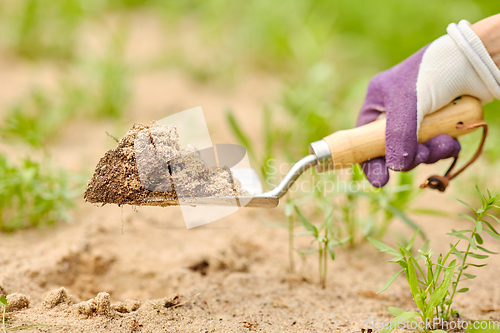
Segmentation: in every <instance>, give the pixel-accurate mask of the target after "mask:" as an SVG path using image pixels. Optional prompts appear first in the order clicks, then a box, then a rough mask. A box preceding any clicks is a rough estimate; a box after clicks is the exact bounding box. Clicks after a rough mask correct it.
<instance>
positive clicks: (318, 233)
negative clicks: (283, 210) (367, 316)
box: [293, 206, 350, 288]
mask: <svg viewBox="0 0 500 333" xmlns="http://www.w3.org/2000/svg"><path fill="white" fill-rule="evenodd" d="M293 208H294V210H295V213H296V214H297V217H298V218H299V220H300V222H301V223H302V225H303V226H304V227H305V228H306V231H304V232H301V233H298V234H296V235H295V236H304V235H311V236H312V237H313V239H312V240H311V243H316V245H317V248H312V249H309V250H297V251H298V252H299V253H300V254H303V255H307V254H312V253H318V270H319V280H320V284H321V287H322V288H326V276H327V267H328V257H330V258H331V259H332V260H335V250H334V247H336V246H339V245H342V244H345V243H347V242H348V241H349V239H350V237H345V238H342V239H339V238H337V235H336V230H335V227H334V223H333V208H332V209H330V210H329V211H328V212H327V213H325V217H324V220H323V223H322V224H321V225H320V226H319V227H316V226H315V225H314V224H312V223H311V222H309V220H308V219H307V218H306V217H305V216H304V215H303V214H302V213H301V211H300V210H299V208H298V207H297V206H294V207H293Z"/></svg>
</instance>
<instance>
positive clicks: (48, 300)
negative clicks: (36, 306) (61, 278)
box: [42, 287, 73, 309]
mask: <svg viewBox="0 0 500 333" xmlns="http://www.w3.org/2000/svg"><path fill="white" fill-rule="evenodd" d="M72 303H73V301H72V299H71V297H70V296H68V293H67V292H66V289H65V288H64V287H61V288H59V289H56V290H53V291H51V292H50V293H49V294H48V295H47V296H46V297H45V299H44V300H43V302H42V306H43V307H44V308H46V309H53V308H55V307H56V306H58V305H60V304H64V305H71V304H72Z"/></svg>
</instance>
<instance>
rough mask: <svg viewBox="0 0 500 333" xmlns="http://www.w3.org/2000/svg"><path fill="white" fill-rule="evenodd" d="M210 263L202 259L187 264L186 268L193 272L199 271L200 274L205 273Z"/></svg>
mask: <svg viewBox="0 0 500 333" xmlns="http://www.w3.org/2000/svg"><path fill="white" fill-rule="evenodd" d="M209 266H210V264H209V263H208V261H207V260H206V259H202V260H201V261H199V262H197V263H195V264H193V265H191V266H189V267H188V268H189V269H190V270H191V271H193V272H199V273H200V274H201V275H203V276H205V275H207V271H208V267H209Z"/></svg>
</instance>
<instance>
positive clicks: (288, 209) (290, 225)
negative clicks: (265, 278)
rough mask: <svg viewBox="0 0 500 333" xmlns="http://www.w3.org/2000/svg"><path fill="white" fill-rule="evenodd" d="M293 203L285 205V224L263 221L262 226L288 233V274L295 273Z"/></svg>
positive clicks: (289, 201)
mask: <svg viewBox="0 0 500 333" xmlns="http://www.w3.org/2000/svg"><path fill="white" fill-rule="evenodd" d="M293 213H294V202H293V201H291V200H287V201H286V203H285V218H286V222H285V223H277V222H269V221H263V222H262V224H263V225H265V226H266V227H270V228H282V229H286V230H287V231H288V264H289V267H290V272H291V273H294V272H295V260H294V253H295V246H294V234H295V226H296V222H295V218H294V214H293Z"/></svg>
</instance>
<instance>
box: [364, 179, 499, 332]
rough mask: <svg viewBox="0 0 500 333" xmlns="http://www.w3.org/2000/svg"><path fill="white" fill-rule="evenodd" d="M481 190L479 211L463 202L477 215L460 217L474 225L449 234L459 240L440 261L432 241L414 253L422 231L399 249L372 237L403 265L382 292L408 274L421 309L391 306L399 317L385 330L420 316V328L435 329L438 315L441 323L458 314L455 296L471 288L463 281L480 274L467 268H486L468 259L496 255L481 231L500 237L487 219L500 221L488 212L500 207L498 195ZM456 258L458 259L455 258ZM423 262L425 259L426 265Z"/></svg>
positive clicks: (388, 330) (415, 299)
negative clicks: (462, 246)
mask: <svg viewBox="0 0 500 333" xmlns="http://www.w3.org/2000/svg"><path fill="white" fill-rule="evenodd" d="M477 191H478V194H479V197H480V198H481V203H482V204H481V207H480V208H479V209H477V210H476V209H474V208H472V206H470V205H469V204H467V203H465V202H462V201H461V202H462V203H463V204H464V205H466V206H467V207H469V208H470V209H472V210H473V211H474V213H475V214H476V217H475V218H473V217H471V216H469V215H464V214H459V216H461V217H463V218H465V219H467V220H469V221H471V222H472V223H473V225H474V227H473V228H471V229H465V230H458V231H455V230H453V231H452V232H451V233H449V234H448V235H451V236H455V237H456V238H457V239H458V240H457V241H456V242H455V243H454V244H450V250H449V251H448V252H447V253H446V254H444V255H443V254H439V256H438V258H437V260H436V261H434V260H433V256H434V254H435V253H434V252H433V251H432V250H428V249H427V248H428V244H429V243H428V241H427V242H426V244H425V245H424V247H423V248H422V249H420V250H418V255H413V253H412V251H411V250H412V247H413V244H414V242H415V240H416V238H417V235H418V231H417V232H416V233H415V234H414V235H413V237H412V239H411V241H410V243H409V244H407V245H406V246H402V245H400V244H398V249H395V248H393V247H390V246H388V245H386V244H384V243H382V242H380V241H378V240H375V239H373V238H369V241H370V242H371V243H372V244H373V245H374V246H375V247H376V248H377V249H378V250H379V251H380V252H384V253H388V254H390V255H392V256H394V258H393V259H391V260H389V261H388V262H391V263H398V264H399V265H400V266H401V268H402V269H401V270H399V271H398V272H396V273H395V274H394V275H393V276H391V277H390V278H389V280H388V281H387V282H386V283H385V285H384V286H383V287H382V289H380V290H379V291H378V292H379V293H380V292H382V291H384V290H386V289H387V288H389V287H390V286H391V284H392V283H393V282H394V281H395V280H396V279H397V278H398V276H399V275H400V274H402V273H404V274H405V277H406V280H407V283H408V286H409V287H410V291H411V294H412V296H413V300H414V302H415V305H416V306H417V307H418V309H419V310H420V311H404V310H401V309H398V308H394V307H391V308H389V312H390V313H392V314H393V315H395V316H396V317H395V318H394V319H393V320H392V321H391V323H390V325H389V326H388V327H387V328H385V329H384V330H383V331H382V333H388V332H390V331H392V330H393V329H394V328H395V327H396V326H397V325H398V322H399V321H400V320H408V321H412V322H416V318H420V319H421V321H422V323H423V325H421V326H420V327H419V328H421V329H422V330H423V331H425V332H428V331H429V330H432V329H433V328H434V327H432V328H431V325H432V323H433V319H434V318H439V319H441V320H442V321H441V323H443V322H444V321H448V320H450V319H451V318H453V316H455V315H456V314H457V312H456V311H454V310H453V308H452V305H453V300H454V297H455V295H456V294H457V293H464V292H467V291H468V290H469V289H468V288H461V289H459V288H458V286H459V283H460V282H461V281H464V280H467V279H474V278H475V277H476V276H475V275H472V274H469V273H466V272H465V270H466V269H467V268H468V267H470V266H474V267H483V266H485V265H486V264H476V263H470V262H469V261H468V259H470V258H474V259H479V260H483V259H486V258H488V255H487V254H496V253H495V252H492V251H489V250H487V249H486V248H484V247H483V246H481V245H483V239H482V237H481V235H480V234H481V233H482V232H483V231H484V232H486V233H488V234H489V235H491V236H492V237H493V238H495V239H497V240H500V234H499V233H498V232H497V231H496V230H495V228H494V227H493V226H492V225H491V223H490V222H488V221H486V219H485V218H486V217H489V218H491V219H493V220H495V221H496V222H499V223H500V220H499V219H498V218H497V217H496V216H494V215H492V214H490V213H488V211H490V210H492V209H499V208H500V207H499V206H498V205H496V201H497V197H498V195H497V194H493V195H492V194H491V193H490V192H489V191H488V195H487V196H484V195H483V194H482V193H481V192H480V191H479V189H477ZM461 242H467V248H466V250H458V248H457V246H458V245H459V244H461ZM472 250H474V251H476V250H479V251H481V252H483V253H487V254H481V253H476V252H472ZM452 257H453V258H454V259H451V258H452ZM419 261H423V262H424V265H422V264H421V263H420V262H419Z"/></svg>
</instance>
